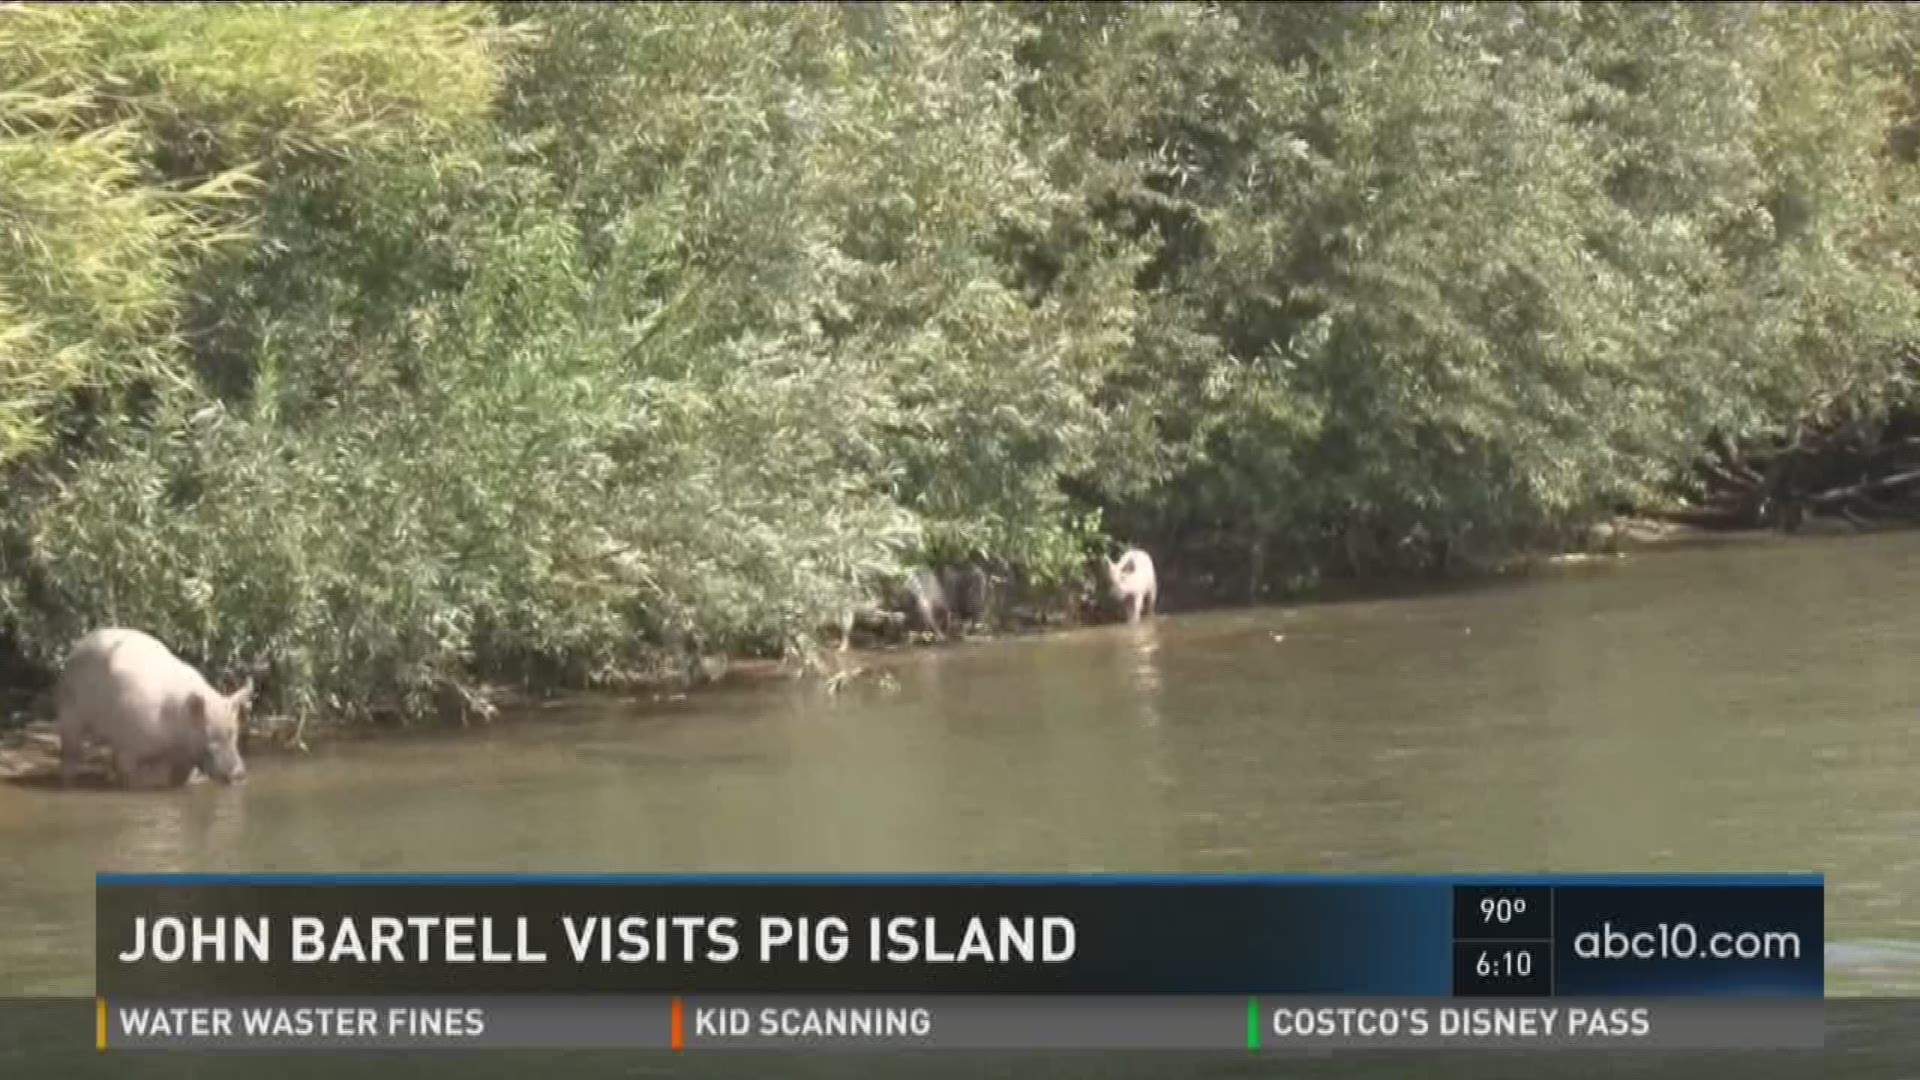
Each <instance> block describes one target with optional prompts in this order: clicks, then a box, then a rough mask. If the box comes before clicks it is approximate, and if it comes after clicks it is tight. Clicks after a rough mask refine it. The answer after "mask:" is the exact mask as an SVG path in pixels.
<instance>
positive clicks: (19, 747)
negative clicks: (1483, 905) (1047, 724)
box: [0, 517, 1869, 785]
mask: <svg viewBox="0 0 1920 1080" xmlns="http://www.w3.org/2000/svg"><path fill="white" fill-rule="evenodd" d="M1819 520H1821V521H1825V520H1827V519H1819ZM1866 531H1869V530H1865V529H1860V528H1857V527H1854V526H1848V525H1845V524H1844V523H1842V524H1841V525H1840V526H1839V527H1837V528H1836V527H1829V526H1826V525H1820V526H1815V527H1812V528H1807V527H1803V528H1801V529H1800V530H1798V531H1797V533H1795V534H1787V533H1783V532H1780V531H1778V530H1764V529H1747V530H1716V529H1710V528H1705V527H1701V526H1698V525H1690V524H1686V523H1684V522H1678V521H1673V520H1669V519H1663V518H1657V517H1644V518H1621V519H1615V520H1613V521H1611V522H1607V523H1604V524H1603V525H1600V526H1596V527H1595V528H1594V529H1592V530H1589V531H1588V534H1587V535H1586V537H1585V538H1584V543H1583V544H1582V545H1580V546H1579V547H1578V549H1570V550H1562V551H1557V552H1552V553H1538V552H1537V553H1532V554H1526V555H1521V556H1516V557H1515V558H1513V559H1510V560H1508V561H1507V562H1506V563H1504V564H1502V565H1500V566H1498V567H1495V568H1493V569H1492V570H1491V571H1490V572H1489V573H1488V574H1485V575H1476V576H1475V578H1472V579H1467V580H1465V581H1464V582H1456V583H1455V584H1472V583H1473V582H1474V581H1476V580H1485V579H1487V578H1498V577H1502V576H1508V575H1513V574H1525V573H1530V572H1536V571H1541V570H1549V569H1553V568H1559V567H1567V566H1574V565H1582V564H1591V563H1603V562H1607V561H1612V560H1618V559H1622V558H1625V557H1628V556H1629V555H1631V554H1633V553H1635V552H1646V551H1654V550H1659V549H1664V548H1677V547H1684V546H1696V545H1703V544H1732V543H1754V542H1765V541H1770V540H1771V541H1787V540H1792V539H1796V538H1807V537H1812V536H1817V535H1829V534H1835V533H1841V534H1854V533H1863V532H1866ZM1432 587H1433V586H1432V583H1430V582H1429V583H1425V587H1424V588H1423V587H1421V586H1419V585H1417V584H1416V583H1412V582H1404V581H1386V580H1370V581H1365V582H1342V583H1331V584H1329V585H1327V586H1324V587H1322V588H1320V589H1316V590H1313V591H1312V592H1311V593H1308V594H1303V595H1301V596H1298V597H1295V598H1293V599H1292V602H1294V603H1304V604H1319V603H1340V602H1343V601H1348V600H1355V599H1379V598H1384V597H1393V596H1411V595H1419V594H1420V593H1422V592H1424V591H1431V589H1432ZM1234 606H1238V605H1232V604H1226V603H1211V604H1192V605H1185V606H1182V607H1180V608H1179V609H1178V610H1180V611H1194V612H1198V611H1206V610H1214V609H1222V608H1229V607H1234ZM1066 625H1068V626H1071V625H1074V624H1072V623H1068V624H1066ZM1059 629H1060V627H1058V626H1053V625H1036V626H1031V627H1023V628H1018V629H1008V630H996V631H993V632H991V633H982V634H976V635H971V636H970V638H969V639H970V640H977V639H981V638H988V639H993V638H1002V639H1004V638H1014V637H1032V636H1039V635H1045V634H1049V633H1057V632H1059ZM921 647H924V646H919V645H915V644H911V643H905V644H895V645H889V646H884V647H878V648H852V649H848V650H847V651H845V652H834V651H831V650H828V651H825V652H823V653H821V654H820V655H819V656H818V657H817V658H816V659H815V660H814V661H813V662H812V663H809V664H799V663H795V662H793V661H783V660H772V659H762V658H734V659H727V660H713V661H709V662H707V663H706V664H703V665H702V666H701V668H700V671H699V673H698V677H697V678H696V679H694V680H690V681H665V680H657V681H653V682H643V683H635V684H632V685H628V686H625V687H622V688H620V689H619V690H618V691H583V692H578V693H588V694H596V693H616V694H617V695H618V696H622V697H628V698H631V699H633V700H634V701H636V702H641V703H645V704H647V705H651V706H662V707H670V706H671V704H672V703H674V702H677V701H682V700H685V699H686V698H687V697H688V696H689V695H693V694H700V693H703V692H706V691H709V690H713V689H718V688H724V687H739V686H746V685H752V684H755V683H763V682H768V681H772V680H776V679H800V678H812V679H816V680H818V681H819V683H820V685H821V686H822V688H823V690H824V691H825V692H827V693H829V694H835V693H839V692H841V691H843V690H847V689H851V688H853V687H856V686H862V685H866V686H877V687H880V688H885V687H887V686H889V685H890V684H891V682H892V677H891V675H890V673H889V668H890V667H891V666H892V665H893V664H894V663H896V662H898V661H899V660H900V659H901V658H902V657H903V656H906V655H910V653H909V650H912V649H917V648H921ZM933 647H940V646H933ZM565 696H567V695H566V694H546V693H541V692H538V691H529V690H525V689H522V688H517V687H510V686H493V687H490V688H489V692H488V694H487V695H486V700H485V703H484V705H483V706H481V707H479V708H475V709H469V710H460V711H455V712H453V713H451V714H450V718H449V719H446V720H444V721H441V722H438V723H424V724H413V725H397V724H373V725H352V726H346V725H302V724H299V723H296V722H294V721H292V720H290V719H288V718H285V717H278V716H267V717H262V718H260V719H259V720H258V721H257V723H256V726H255V727H254V728H252V729H251V730H250V732H249V741H248V745H247V753H248V754H249V756H261V755H279V754H295V753H301V752H304V751H306V750H308V749H311V748H312V747H313V746H314V745H316V744H318V743H322V742H335V741H342V740H353V741H359V740H369V739H379V738H382V737H390V736H391V734H392V733H393V732H394V731H397V730H407V731H413V732H419V731H423V730H425V731H433V730H458V729H461V728H466V727H472V726H476V725H485V724H491V723H495V722H497V718H498V717H500V716H515V717H530V716H533V715H534V714H536V713H537V712H538V711H539V710H540V707H541V705H542V704H544V703H546V702H549V701H552V700H554V699H555V698H556V697H565ZM51 713H52V706H51V703H50V701H49V700H48V699H47V693H46V691H44V690H0V780H4V781H7V782H12V783H28V784H36V785H37V784H50V783H57V777H58V770H59V751H60V744H59V738H58V736H57V735H56V734H55V732H54V728H53V721H52V717H51ZM106 760H107V759H106V754H105V751H104V749H103V748H99V747H95V748H94V749H93V752H92V753H91V754H90V756H89V772H90V774H99V773H101V772H102V771H103V770H104V768H105V764H106Z"/></svg>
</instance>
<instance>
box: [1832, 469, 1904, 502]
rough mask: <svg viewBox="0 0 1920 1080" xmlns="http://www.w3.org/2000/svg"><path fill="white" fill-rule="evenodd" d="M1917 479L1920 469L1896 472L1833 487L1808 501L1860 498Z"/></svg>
mask: <svg viewBox="0 0 1920 1080" xmlns="http://www.w3.org/2000/svg"><path fill="white" fill-rule="evenodd" d="M1915 481H1920V469H1913V470H1910V471H1908V472H1903V473H1895V474H1893V475H1892V476H1883V477H1881V478H1880V479H1878V480H1868V481H1865V482H1864V483H1859V484H1851V485H1849V486H1847V487H1842V488H1833V489H1830V490H1828V491H1823V492H1820V493H1819V494H1818V495H1810V496H1808V497H1807V499H1806V501H1807V502H1808V503H1811V504H1812V505H1814V506H1829V505H1832V504H1833V503H1836V502H1841V501H1843V500H1846V499H1853V498H1858V497H1859V496H1862V495H1873V494H1878V493H1879V492H1883V491H1891V490H1893V489H1894V488H1898V487H1903V486H1905V485H1907V484H1911V483H1913V482H1915Z"/></svg>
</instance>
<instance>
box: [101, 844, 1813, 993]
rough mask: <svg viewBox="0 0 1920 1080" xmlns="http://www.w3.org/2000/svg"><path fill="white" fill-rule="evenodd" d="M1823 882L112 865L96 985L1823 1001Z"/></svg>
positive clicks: (171, 989)
mask: <svg viewBox="0 0 1920 1080" xmlns="http://www.w3.org/2000/svg"><path fill="white" fill-rule="evenodd" d="M1824 900H1825V898H1824V883H1823V881H1822V879H1821V878H1819V877H1817V876H1769V877H1757V878H1756V877H1751V876H1742V877H1734V876H1727V875H1719V876H1713V875H1707V876H1700V875H1695V876H1688V877H1671V876H1659V877H1656V876H1649V875H1608V876H1582V877H1546V878H1523V877H1502V878H1431V877H1418V878H1406V877H1401V878H1389V877H1370V878H1352V877H1348V878H1341V877H1314V878H1298V877H1184V876H1157V875H1129V876H1093V877H1084V876H1083V877H1063V876H1037V875H1036V876H993V877H959V876H927V875H922V876H884V877H881V876H862V875H849V876H775V877H766V876H756V877H741V876H733V877H664V876H645V877H634V876H620V877H605V876H595V877H588V876H563V877H552V876H541V877H527V876H502V875H437V876H433V875H425V876H423V875H403V876H394V875H357V876H332V875H325V876H320V875H277V876H257V875H244V876H223V875H220V876H210V875H113V874H102V875H100V876H99V878H98V889H97V904H96V918H97V937H96V972H95V974H96V980H95V981H96V990H97V992H98V993H99V994H101V995H103V996H105V997H108V998H112V999H120V998H134V999H148V1000H169V999H176V998H193V997H231V998H249V997H256V996H273V995H288V994H291V995H314V996H323V997H324V996H332V995H356V996H357V995H365V994H376V995H395V996H432V997H444V996H462V995H469V994H479V995H509V996H512V995H543V994H570V995H571V994H621V995H635V994H639V995H646V994H669V995H671V994H682V995H685V994H769V993H784V994H882V995H894V994H907V995H917V994H986V995H996V996H1004V995H1008V994H1017V995H1025V994H1055V995H1089V994H1091V995H1106V994H1130V995H1163V994H1202V995H1261V994H1268V995H1271V994H1286V995H1328V994H1347V995H1360V996H1372V997H1429V998H1443V997H1455V998H1475V997H1502V998H1506V997H1538V998H1555V997H1568V998H1583V997H1635V998H1663V997H1702V996H1707V997H1711V996H1739V997H1801V998H1815V999H1817V998H1820V997H1823V996H1824V994H1825V967H1824V964H1823V955H1824V952H1825V942H1824V934H1823V931H1824V919H1825V902H1824Z"/></svg>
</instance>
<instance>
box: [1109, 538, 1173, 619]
mask: <svg viewBox="0 0 1920 1080" xmlns="http://www.w3.org/2000/svg"><path fill="white" fill-rule="evenodd" d="M1107 585H1108V587H1109V588H1111V589H1112V590H1113V597H1114V599H1116V600H1118V601H1120V602H1121V603H1122V604H1124V605H1125V606H1126V609H1127V621H1128V622H1130V623H1137V622H1139V621H1140V616H1141V615H1142V614H1146V615H1151V614H1153V602H1154V599H1155V597H1156V594H1157V593H1158V592H1159V591H1160V588H1159V583H1158V582H1157V581H1156V580H1155V579H1154V576H1153V559H1152V557H1151V556H1149V555H1148V554H1147V553H1146V552H1144V551H1141V550H1140V549H1139V548H1128V549H1127V550H1126V551H1125V552H1124V553H1122V554H1121V556H1120V557H1119V558H1118V559H1110V560H1108V561H1107Z"/></svg>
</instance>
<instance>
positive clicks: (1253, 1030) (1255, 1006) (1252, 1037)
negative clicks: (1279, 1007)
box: [1247, 998, 1260, 1050]
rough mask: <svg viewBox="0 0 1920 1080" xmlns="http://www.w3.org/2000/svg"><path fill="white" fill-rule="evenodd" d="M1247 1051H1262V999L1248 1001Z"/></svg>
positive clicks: (1249, 999)
mask: <svg viewBox="0 0 1920 1080" xmlns="http://www.w3.org/2000/svg"><path fill="white" fill-rule="evenodd" d="M1247 1049H1249V1050H1258V1049H1260V999H1259V998H1248V999H1247Z"/></svg>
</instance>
